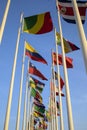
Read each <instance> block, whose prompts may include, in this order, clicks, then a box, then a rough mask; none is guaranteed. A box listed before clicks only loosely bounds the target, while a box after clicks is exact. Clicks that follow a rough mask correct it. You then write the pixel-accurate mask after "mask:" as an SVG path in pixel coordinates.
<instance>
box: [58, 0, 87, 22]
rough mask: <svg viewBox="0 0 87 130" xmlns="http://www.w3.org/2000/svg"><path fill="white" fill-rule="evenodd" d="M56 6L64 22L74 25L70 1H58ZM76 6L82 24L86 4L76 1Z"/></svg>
mask: <svg viewBox="0 0 87 130" xmlns="http://www.w3.org/2000/svg"><path fill="white" fill-rule="evenodd" d="M58 6H59V10H60V14H61V16H62V17H63V19H64V20H65V21H66V22H68V23H76V22H75V16H74V12H73V5H72V1H67V0H58ZM77 6H78V10H79V13H80V16H81V21H82V23H83V24H84V23H85V16H86V8H87V2H86V1H77Z"/></svg>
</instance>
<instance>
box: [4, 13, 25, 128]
mask: <svg viewBox="0 0 87 130" xmlns="http://www.w3.org/2000/svg"><path fill="white" fill-rule="evenodd" d="M22 18H23V14H21V18H20V24H21V23H22ZM20 33H21V25H20V27H19V30H18V38H17V43H16V50H15V56H14V63H13V68H12V76H11V82H10V90H9V97H8V104H7V109H6V117H5V123H4V130H8V127H9V119H10V111H11V102H12V93H13V86H14V77H15V70H16V62H17V54H18V47H19V40H20Z"/></svg>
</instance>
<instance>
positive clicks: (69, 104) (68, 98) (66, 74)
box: [57, 4, 74, 130]
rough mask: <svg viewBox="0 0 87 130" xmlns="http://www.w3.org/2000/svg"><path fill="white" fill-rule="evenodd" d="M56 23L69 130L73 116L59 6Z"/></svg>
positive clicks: (72, 126)
mask: <svg viewBox="0 0 87 130" xmlns="http://www.w3.org/2000/svg"><path fill="white" fill-rule="evenodd" d="M57 5H58V4H57ZM58 23H59V29H60V38H61V47H62V57H63V69H64V78H65V91H66V104H67V114H68V125H69V130H74V124H73V116H72V106H71V99H70V90H69V82H68V73H67V68H66V61H65V52H64V44H63V36H62V27H61V21H60V12H59V7H58Z"/></svg>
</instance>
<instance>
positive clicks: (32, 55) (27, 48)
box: [25, 42, 47, 64]
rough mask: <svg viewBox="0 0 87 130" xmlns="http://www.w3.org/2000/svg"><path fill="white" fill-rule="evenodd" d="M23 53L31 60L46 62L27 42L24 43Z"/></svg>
mask: <svg viewBox="0 0 87 130" xmlns="http://www.w3.org/2000/svg"><path fill="white" fill-rule="evenodd" d="M25 55H26V56H28V57H30V58H31V59H32V60H35V61H38V62H42V63H44V64H47V62H46V60H45V59H44V58H43V57H42V56H41V55H40V54H39V53H38V52H37V51H36V50H35V49H34V48H33V47H32V46H31V45H30V44H29V43H27V42H26V45H25Z"/></svg>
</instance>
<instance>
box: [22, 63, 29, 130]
mask: <svg viewBox="0 0 87 130" xmlns="http://www.w3.org/2000/svg"><path fill="white" fill-rule="evenodd" d="M28 68H29V61H28ZM27 96H28V72H27V80H26V90H25V98H24V114H23V122H22V130H25V124H26V108H27Z"/></svg>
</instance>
